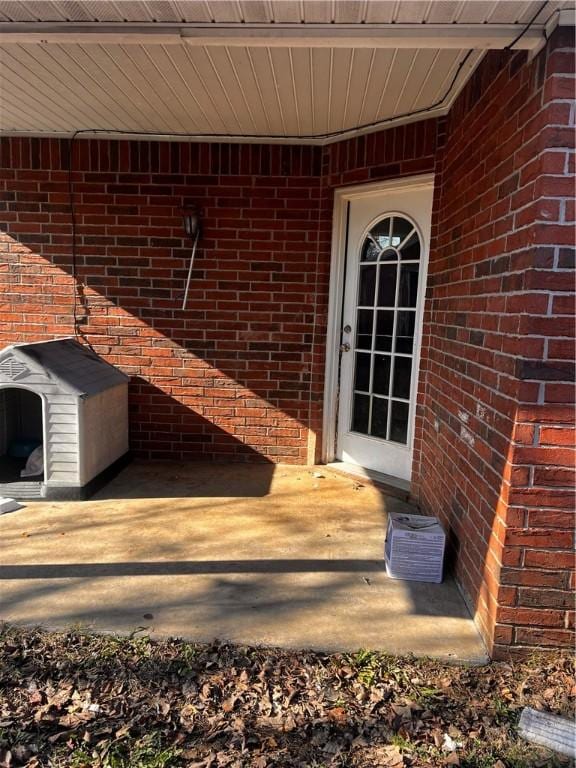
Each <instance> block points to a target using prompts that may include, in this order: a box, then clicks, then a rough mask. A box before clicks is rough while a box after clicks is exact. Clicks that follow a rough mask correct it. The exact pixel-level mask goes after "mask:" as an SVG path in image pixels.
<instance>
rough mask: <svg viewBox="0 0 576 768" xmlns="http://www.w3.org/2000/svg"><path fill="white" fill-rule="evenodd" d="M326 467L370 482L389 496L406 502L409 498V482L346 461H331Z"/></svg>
mask: <svg viewBox="0 0 576 768" xmlns="http://www.w3.org/2000/svg"><path fill="white" fill-rule="evenodd" d="M326 467H327V468H328V469H333V470H335V471H336V472H343V473H344V474H346V475H353V476H354V477H361V478H363V479H364V480H370V481H371V482H373V483H376V484H377V485H381V486H382V487H383V488H384V489H385V490H387V491H388V492H389V493H390V494H392V495H393V496H397V497H398V498H400V499H402V500H403V501H408V499H409V497H410V482H409V481H408V480H402V479H401V478H400V477H393V476H392V475H387V474H385V473H384V472H377V471H376V470H374V469H366V468H365V467H360V466H358V464H349V463H348V462H346V461H331V462H330V463H329V464H326Z"/></svg>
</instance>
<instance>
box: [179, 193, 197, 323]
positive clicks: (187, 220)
mask: <svg viewBox="0 0 576 768" xmlns="http://www.w3.org/2000/svg"><path fill="white" fill-rule="evenodd" d="M182 221H183V224H184V232H185V234H186V237H189V238H191V239H192V240H193V245H192V256H191V257H190V266H189V267H188V278H187V279H186V290H185V291H184V300H183V301H182V309H186V303H187V301H188V290H189V288H190V279H191V277H192V269H193V267H194V256H195V255H196V246H197V245H198V240H199V239H200V215H199V213H198V208H197V207H196V206H195V205H190V206H187V207H186V208H184V209H183V211H182Z"/></svg>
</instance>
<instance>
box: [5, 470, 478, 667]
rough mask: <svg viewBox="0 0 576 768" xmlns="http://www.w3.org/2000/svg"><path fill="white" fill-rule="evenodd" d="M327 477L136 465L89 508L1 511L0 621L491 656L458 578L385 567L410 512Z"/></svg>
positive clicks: (367, 490) (84, 505)
mask: <svg viewBox="0 0 576 768" xmlns="http://www.w3.org/2000/svg"><path fill="white" fill-rule="evenodd" d="M263 473H264V474H265V475H266V477H264V476H263ZM320 474H322V475H323V476H322V477H316V476H315V471H313V470H310V469H307V468H304V467H293V466H282V465H279V466H275V467H274V466H271V465H269V466H252V465H246V466H242V465H233V466H215V465H174V464H148V463H137V464H133V465H131V466H130V467H128V468H127V469H126V470H124V472H123V473H122V474H121V475H119V476H118V477H117V478H116V480H114V481H113V482H112V483H111V484H110V485H109V486H107V487H106V488H105V489H104V490H103V491H102V492H101V493H100V494H99V495H98V496H97V497H95V498H94V499H93V500H92V501H89V502H76V503H63V502H61V503H36V504H33V503H30V504H28V505H27V507H26V508H24V509H21V510H19V511H17V512H15V513H13V514H11V515H6V516H4V517H2V518H0V535H1V536H2V541H3V556H2V563H1V565H0V578H1V579H2V594H3V598H2V603H1V609H0V618H2V619H5V620H9V621H14V622H23V623H28V624H30V623H40V624H43V625H45V626H49V627H56V628H58V627H65V626H67V625H70V624H78V623H81V624H85V625H88V626H89V627H92V628H94V629H97V630H114V631H121V632H129V631H132V630H134V629H135V628H138V627H145V628H146V630H147V631H148V632H150V633H151V634H156V635H159V636H165V635H176V636H183V637H187V638H190V639H193V640H211V639H213V638H214V637H219V638H221V639H226V640H232V641H236V642H239V643H245V644H265V645H278V646H284V647H311V648H318V649H325V650H354V649H357V648H359V647H370V648H376V649H381V650H385V651H389V652H394V653H408V652H413V653H416V654H419V655H432V656H439V657H444V658H454V659H463V660H472V661H478V660H482V659H483V658H485V652H484V648H483V646H482V644H481V642H480V640H479V637H478V635H477V632H476V630H475V628H474V625H473V623H472V620H471V619H470V616H469V614H468V612H467V610H466V607H465V605H464V603H463V601H462V598H461V596H460V594H459V593H458V591H457V588H456V586H455V584H454V582H453V581H452V580H451V579H447V580H446V581H445V583H444V584H440V585H436V584H422V583H410V582H400V581H393V580H391V579H389V578H388V577H387V576H386V574H385V572H384V567H383V549H384V531H385V519H386V514H387V512H389V511H392V510H396V511H397V510H399V509H405V508H406V505H405V504H404V503H403V502H402V501H400V500H398V499H396V498H391V497H386V496H384V495H382V493H381V492H380V491H379V490H378V489H377V488H375V487H372V486H370V485H368V484H365V485H362V484H360V483H358V482H356V481H353V480H350V479H348V478H345V477H342V476H339V475H337V474H336V473H332V472H330V471H329V470H324V469H322V470H321V472H320ZM264 484H265V485H267V486H268V490H267V491H266V490H264ZM145 488H146V489H147V493H148V494H149V495H148V496H146V497H142V496H140V494H141V493H142V492H143V491H144V489H145ZM185 488H186V489H187V491H188V493H187V495H185V494H184V493H182V495H178V494H180V493H181V492H182V491H183V490H184V489H185ZM192 489H193V490H192ZM216 497H218V501H215V498H216Z"/></svg>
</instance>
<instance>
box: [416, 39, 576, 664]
mask: <svg viewBox="0 0 576 768" xmlns="http://www.w3.org/2000/svg"><path fill="white" fill-rule="evenodd" d="M570 47H572V48H573V40H572V41H571V40H570V39H568V38H567V36H566V33H565V32H558V33H556V34H555V35H554V37H553V40H552V41H551V43H550V44H549V46H548V49H547V50H545V51H543V52H542V53H541V54H540V55H539V56H538V57H537V58H536V59H535V60H534V61H532V62H530V63H527V62H526V57H525V54H522V53H520V54H515V55H512V54H506V53H502V54H498V53H492V54H489V55H488V56H487V57H486V59H485V60H484V62H483V64H482V65H481V66H480V68H479V69H478V70H477V72H476V73H475V75H474V76H473V78H472V80H471V81H470V83H469V84H468V85H467V87H466V89H465V91H464V92H463V93H462V94H461V96H460V97H459V99H458V100H457V102H456V104H455V105H454V107H453V109H452V110H451V113H450V115H449V118H448V121H447V133H446V137H445V139H444V147H443V149H442V150H441V151H440V152H439V154H438V166H437V182H436V194H435V205H434V214H433V236H432V248H431V254H430V267H429V282H428V286H429V287H428V295H427V307H426V313H425V321H424V341H423V353H422V378H423V387H422V389H423V396H422V398H421V405H420V408H419V418H418V424H417V444H416V459H415V468H416V471H415V476H416V488H415V494H416V495H417V497H418V498H419V500H420V502H421V504H422V506H423V507H424V509H425V510H426V511H428V512H431V513H434V514H438V515H440V516H441V517H442V519H443V521H444V523H445V525H446V527H447V528H448V530H449V532H450V539H451V545H452V548H453V550H454V551H455V552H456V553H457V564H456V573H457V576H458V578H459V581H460V582H461V584H462V585H463V587H464V589H465V591H466V592H467V594H468V595H469V597H470V599H471V602H472V604H473V609H474V610H475V613H476V618H477V621H478V623H479V625H480V627H481V629H482V631H483V634H484V636H485V638H486V639H487V641H488V643H489V645H490V646H491V649H492V650H493V651H494V653H495V654H497V655H498V654H500V655H502V654H504V653H505V651H506V648H507V647H509V646H515V647H517V648H524V647H526V646H553V645H564V644H567V643H568V642H569V640H570V634H569V627H570V621H571V617H570V616H569V612H568V609H569V608H570V607H571V605H572V604H573V598H572V593H571V592H570V591H569V589H570V588H569V582H570V571H571V569H572V567H573V565H574V560H573V555H572V554H571V552H570V548H571V547H572V545H573V522H574V517H573V509H574V495H573V479H574V478H573V472H572V471H571V468H572V467H573V466H574V434H573V431H572V430H571V428H572V427H573V423H574V410H573V408H572V407H571V406H570V405H569V403H571V402H573V394H574V390H573V385H572V384H571V383H569V382H571V381H572V380H573V377H574V363H573V351H574V346H573V337H574V325H573V322H574V319H573V309H574V296H573V290H574V274H573V272H572V266H573V250H571V247H573V245H574V230H573V224H572V223H571V222H573V218H574V217H573V192H574V178H573V165H572V166H571V165H570V162H573V155H570V153H569V152H568V148H569V147H573V140H574V127H573V126H574V102H573V100H572V101H571V99H572V97H573V93H574V83H573V80H572V81H570V80H569V79H568V78H567V73H568V72H569V70H570V68H571V67H572V66H573V61H574V59H573V50H572V52H570Z"/></svg>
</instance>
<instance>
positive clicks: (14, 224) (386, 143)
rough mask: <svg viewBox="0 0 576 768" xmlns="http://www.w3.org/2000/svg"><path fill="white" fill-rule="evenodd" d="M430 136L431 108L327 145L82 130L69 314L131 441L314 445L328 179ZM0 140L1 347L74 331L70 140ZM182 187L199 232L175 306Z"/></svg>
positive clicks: (351, 174) (398, 163) (162, 454)
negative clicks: (126, 407)
mask: <svg viewBox="0 0 576 768" xmlns="http://www.w3.org/2000/svg"><path fill="white" fill-rule="evenodd" d="M435 137H436V122H435V121H427V122H423V123H420V124H417V125H410V126H405V127H402V128H397V129H393V130H391V131H387V132H385V133H381V134H378V135H374V136H368V137H365V138H361V139H355V140H351V141H348V142H343V143H342V144H341V145H337V146H335V147H327V148H325V149H324V150H322V149H321V148H314V147H279V146H270V145H267V146H240V145H218V144H203V145H201V144H185V143H167V142H166V143H158V142H129V141H108V140H106V141H97V140H79V141H77V142H76V144H75V153H74V158H73V163H72V167H73V169H74V171H73V180H74V198H75V202H76V206H75V208H76V224H77V227H76V232H77V238H76V242H77V249H76V250H77V274H78V278H79V280H80V283H81V288H80V290H79V291H78V294H77V314H78V315H79V316H84V315H85V316H86V317H85V322H82V323H80V325H79V331H80V332H81V334H82V336H83V337H84V338H85V340H86V341H88V342H89V343H90V344H91V345H92V346H93V348H94V349H95V350H96V351H97V352H98V353H99V354H101V355H103V356H104V357H105V358H106V359H107V360H109V361H110V362H111V363H113V364H115V365H118V366H119V367H121V368H122V369H123V370H124V371H125V372H126V373H128V374H130V375H131V376H132V377H133V379H132V383H131V386H130V404H131V444H132V447H133V449H134V451H135V452H136V453H137V454H138V455H140V456H143V457H146V458H169V457H170V458H177V459H195V458H202V459H206V460H218V459H220V460H227V459H234V460H256V461H259V460H270V461H286V462H299V463H305V462H306V461H314V458H316V459H319V458H320V449H321V439H320V437H321V436H320V434H319V433H320V430H321V422H322V395H323V384H324V360H325V335H326V318H327V301H328V280H329V265H330V237H331V226H332V224H331V219H332V193H333V188H334V186H336V185H341V184H346V183H351V182H353V181H359V180H365V181H370V180H375V179H381V178H387V177H389V178H393V177H395V176H398V175H401V174H402V175H406V174H411V173H417V172H420V171H421V170H427V171H430V170H431V169H432V168H433V166H434V149H435ZM415 147H418V148H419V156H418V157H415V155H416V149H415ZM0 151H1V156H0V160H1V162H0V166H1V167H2V168H3V169H4V170H2V171H0V186H1V189H0V194H1V195H2V198H3V202H2V205H3V208H4V210H3V211H2V212H1V213H0V222H1V225H0V230H2V231H3V232H5V234H4V235H0V238H1V241H0V247H1V248H2V251H3V253H2V256H3V261H4V262H5V263H6V269H5V270H4V272H3V273H2V274H1V275H0V288H1V291H2V294H1V295H2V297H3V298H2V309H3V311H4V315H3V321H4V322H3V323H2V325H1V327H0V346H4V345H6V344H10V343H12V342H15V341H33V340H38V339H48V338H54V337H55V336H61V335H70V334H72V333H73V329H74V323H73V317H72V311H73V301H72V296H73V280H72V277H71V273H72V256H71V242H72V236H71V228H70V212H69V199H68V173H67V167H68V165H67V163H68V151H67V143H66V142H60V141H58V140H50V139H41V140H40V139H14V138H13V139H2V140H1V145H0ZM190 203H195V204H196V205H198V206H199V207H200V209H201V215H202V221H203V237H202V241H201V244H200V249H199V252H198V254H197V257H196V262H195V269H194V274H193V278H192V283H191V291H190V296H189V301H188V306H187V309H186V311H184V312H183V311H182V310H181V308H180V307H181V302H182V296H183V291H184V284H185V280H186V274H187V268H188V262H189V258H190V253H191V244H190V242H188V241H187V240H185V239H184V238H183V236H182V222H181V216H180V210H181V208H182V206H183V205H186V204H190Z"/></svg>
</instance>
